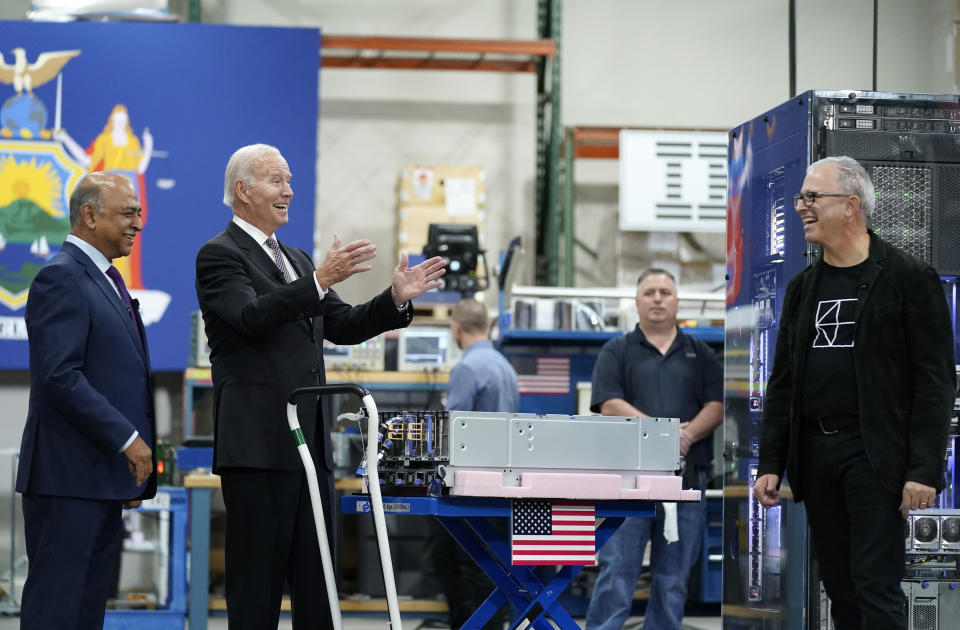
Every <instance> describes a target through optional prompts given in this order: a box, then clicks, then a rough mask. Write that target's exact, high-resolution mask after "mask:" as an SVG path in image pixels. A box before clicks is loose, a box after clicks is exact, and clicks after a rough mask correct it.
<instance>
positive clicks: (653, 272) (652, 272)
mask: <svg viewBox="0 0 960 630" xmlns="http://www.w3.org/2000/svg"><path fill="white" fill-rule="evenodd" d="M650 276H666V277H668V278H670V282H672V283H673V288H674V289H676V288H677V279H676V278H674V277H673V274H672V273H670V272H669V271H667V270H666V269H660V268H659V267H650V268H648V269H645V270H644V271H643V273H641V274H640V277H639V278H637V288H640V285H641V284H643V281H644V280H646V279H647V278H648V277H650Z"/></svg>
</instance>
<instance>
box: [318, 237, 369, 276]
mask: <svg viewBox="0 0 960 630" xmlns="http://www.w3.org/2000/svg"><path fill="white" fill-rule="evenodd" d="M376 255H377V246H376V245H374V244H373V243H371V242H370V241H368V240H367V239H361V240H359V241H353V242H352V243H347V244H346V245H343V246H341V245H340V237H339V236H337V235H336V234H334V235H333V245H331V246H330V249H329V250H327V254H326V256H324V257H323V262H321V263H320V266H319V267H317V271H316V272H315V273H316V276H317V282H319V283H320V286H321V287H323V288H324V289H329V288H330V285H333V284H336V283H338V282H342V281H344V280H346V279H347V278H349V277H350V276H352V275H353V274H355V273H363V272H364V271H370V269H372V268H373V267H372V265H364V264H363V263H365V262H367V261H368V260H372V259H373V258H374V257H375V256H376Z"/></svg>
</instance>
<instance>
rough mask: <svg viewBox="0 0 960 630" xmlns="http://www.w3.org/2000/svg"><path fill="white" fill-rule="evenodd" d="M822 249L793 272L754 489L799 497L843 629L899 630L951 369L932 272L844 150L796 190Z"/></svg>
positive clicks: (942, 441) (936, 460) (937, 457)
mask: <svg viewBox="0 0 960 630" xmlns="http://www.w3.org/2000/svg"><path fill="white" fill-rule="evenodd" d="M793 199H794V207H795V209H796V211H797V214H798V215H799V216H800V220H801V221H803V230H804V236H805V238H806V240H807V242H809V243H817V244H819V245H820V246H821V247H822V256H820V258H819V259H818V260H817V261H816V262H815V263H814V264H812V265H810V266H808V267H807V268H806V269H805V270H804V271H803V272H801V273H799V274H797V276H796V277H795V278H793V279H792V280H791V281H790V284H789V285H788V287H787V291H786V295H785V297H784V302H783V309H782V314H781V318H780V329H779V332H778V335H777V347H776V355H775V358H774V363H773V371H772V373H771V376H770V380H769V382H768V383H767V392H766V397H765V400H764V413H763V424H762V426H761V440H760V462H759V467H758V470H757V480H756V483H755V485H754V495H755V496H756V498H757V500H759V501H760V503H761V504H762V505H763V506H764V507H772V506H774V505H776V504H777V503H778V502H779V501H780V494H779V492H778V488H779V486H780V482H781V477H782V475H783V473H784V470H786V474H787V476H788V477H789V479H790V487H791V489H792V491H793V496H794V499H795V500H796V501H804V503H805V505H806V511H807V518H808V520H809V523H810V531H811V534H812V537H813V543H814V551H815V553H816V556H817V560H818V561H819V564H820V572H821V577H822V579H823V583H824V587H825V588H826V591H827V595H829V596H830V599H831V602H832V608H831V611H832V614H833V619H834V623H835V625H836V628H837V630H849V629H851V628H855V629H860V628H870V630H883V629H887V628H890V629H893V628H896V629H897V630H903V629H904V628H905V627H906V618H905V615H904V599H903V592H902V590H901V588H900V580H901V578H902V577H903V574H904V562H905V557H904V556H905V553H904V542H903V527H904V522H903V519H904V518H905V517H906V516H907V514H908V512H909V511H910V510H916V509H924V508H927V507H930V506H932V505H933V504H934V500H935V499H936V496H937V492H938V491H939V490H942V489H943V487H944V474H943V462H944V452H945V448H946V442H947V430H948V427H949V416H950V412H951V410H952V408H953V400H954V387H955V383H954V381H955V371H954V356H953V335H952V329H951V322H950V316H949V314H948V310H947V304H946V300H945V298H944V293H943V288H942V286H941V283H940V278H939V276H938V275H937V272H936V271H935V270H934V269H933V267H931V266H930V265H928V264H925V263H923V262H921V261H918V260H916V259H914V258H912V257H910V256H908V255H906V254H904V253H903V252H901V251H899V250H898V249H896V248H895V247H892V246H891V245H889V244H887V243H885V242H883V240H881V239H880V238H879V237H878V236H877V235H876V234H874V233H873V232H872V231H870V230H868V229H867V220H868V219H869V217H870V213H871V212H872V211H873V208H874V202H875V193H874V187H873V184H872V182H871V181H870V177H869V176H868V175H867V173H866V171H865V170H864V169H863V167H862V166H860V164H858V163H857V162H856V161H855V160H853V159H852V158H849V157H829V158H825V159H823V160H820V161H819V162H816V163H814V164H812V165H811V166H810V167H809V168H808V169H807V176H806V179H804V181H803V189H802V190H801V192H800V194H799V195H795V196H794V198H793Z"/></svg>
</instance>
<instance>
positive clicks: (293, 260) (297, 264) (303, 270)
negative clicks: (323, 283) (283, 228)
mask: <svg viewBox="0 0 960 630" xmlns="http://www.w3.org/2000/svg"><path fill="white" fill-rule="evenodd" d="M278 242H279V241H278ZM280 249H281V250H282V251H283V255H284V256H286V257H287V260H289V261H290V264H291V265H293V270H294V271H296V272H297V277H298V278H304V277H306V276H309V275H310V274H311V273H313V268H312V263H311V266H310V267H308V266H307V261H306V260H305V258H306V257H305V256H304V255H303V254H302V253H301V252H300V250H298V249H294V248H292V247H287V246H286V245H284V244H283V243H280Z"/></svg>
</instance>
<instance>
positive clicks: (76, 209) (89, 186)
mask: <svg viewBox="0 0 960 630" xmlns="http://www.w3.org/2000/svg"><path fill="white" fill-rule="evenodd" d="M87 204H90V205H91V206H93V207H94V208H96V209H97V212H99V213H101V214H102V213H103V195H102V193H101V184H99V183H97V181H96V179H94V178H90V177H84V178H83V179H81V180H80V182H79V183H78V184H77V187H76V188H74V189H73V193H72V194H71V195H70V227H74V226H75V225H76V224H77V223H79V222H80V208H82V207H84V206H85V205H87Z"/></svg>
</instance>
